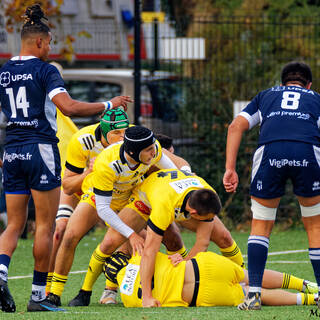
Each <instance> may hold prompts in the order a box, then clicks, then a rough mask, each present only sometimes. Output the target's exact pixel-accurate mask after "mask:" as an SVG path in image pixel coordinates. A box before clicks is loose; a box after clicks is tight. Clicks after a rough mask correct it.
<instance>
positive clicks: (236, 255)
mask: <svg viewBox="0 0 320 320" xmlns="http://www.w3.org/2000/svg"><path fill="white" fill-rule="evenodd" d="M179 224H180V225H181V226H183V227H184V228H187V229H189V230H191V231H194V232H196V230H197V227H198V224H199V221H197V220H195V219H190V220H185V221H180V222H179ZM210 240H211V241H212V242H214V243H215V244H216V245H217V246H218V247H219V249H220V251H221V254H222V255H223V256H225V257H226V258H228V259H230V260H232V261H233V262H235V263H236V264H238V265H239V266H241V267H243V266H244V262H243V257H242V254H241V250H240V248H239V247H238V245H237V243H236V242H235V241H234V240H233V238H232V236H231V233H230V231H229V230H228V229H227V228H226V227H225V225H224V224H223V223H222V221H221V220H220V219H219V218H218V217H215V218H214V221H213V228H212V232H211V235H210Z"/></svg>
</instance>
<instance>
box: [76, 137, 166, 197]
mask: <svg viewBox="0 0 320 320" xmlns="http://www.w3.org/2000/svg"><path fill="white" fill-rule="evenodd" d="M155 146H156V154H155V157H154V158H153V159H152V161H151V163H150V164H148V165H146V164H143V163H140V164H139V165H138V166H137V167H136V168H134V169H131V168H130V167H129V166H128V164H127V162H126V160H125V157H124V150H123V142H119V143H115V144H113V145H111V146H109V147H107V148H106V149H104V150H103V151H102V152H101V153H100V154H99V156H98V157H97V158H96V160H95V163H94V166H93V171H92V172H91V173H90V174H88V175H87V176H86V178H85V179H84V181H83V183H82V191H83V192H84V193H86V192H87V191H88V190H93V191H94V192H95V193H99V194H100V195H106V196H111V195H112V198H113V199H118V200H123V199H128V198H129V196H130V194H131V192H132V189H133V188H134V187H135V186H137V185H138V184H140V183H141V182H142V181H143V179H144V175H145V173H146V172H147V171H148V169H149V168H150V167H151V166H152V165H154V164H156V163H157V162H158V161H159V160H160V159H161V157H162V150H161V146H160V143H159V142H158V141H156V143H155Z"/></svg>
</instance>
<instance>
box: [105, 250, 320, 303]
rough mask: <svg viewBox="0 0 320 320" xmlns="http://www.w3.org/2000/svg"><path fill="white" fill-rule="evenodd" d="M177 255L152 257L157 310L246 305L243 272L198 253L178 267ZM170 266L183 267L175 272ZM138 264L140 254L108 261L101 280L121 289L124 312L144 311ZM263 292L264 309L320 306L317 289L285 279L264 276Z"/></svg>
mask: <svg viewBox="0 0 320 320" xmlns="http://www.w3.org/2000/svg"><path fill="white" fill-rule="evenodd" d="M177 255H178V254H175V255H174V256H168V255H165V254H163V253H160V252H158V253H157V255H156V262H155V270H154V276H153V281H152V295H153V297H154V298H155V299H156V300H157V301H158V304H157V306H159V307H160V306H161V307H179V306H182V307H188V306H197V307H201V306H202V307H208V306H236V305H238V304H239V303H241V302H242V301H243V300H244V298H245V293H246V291H247V290H248V272H247V270H244V269H243V268H241V267H240V266H239V265H237V264H235V263H234V262H232V261H231V260H229V259H227V258H225V257H223V256H221V255H218V254H216V253H213V252H210V251H208V252H200V253H198V254H197V255H196V256H195V257H194V258H193V259H191V260H188V261H182V257H180V259H179V258H178V259H177ZM172 260H180V261H181V262H179V263H178V264H177V265H176V266H174V265H173V263H172ZM140 262H141V256H139V255H138V254H137V255H135V256H134V257H132V258H131V259H130V260H129V258H128V257H127V256H126V255H124V254H122V253H121V252H117V253H115V254H113V255H112V256H111V257H110V258H108V259H107V260H106V263H105V267H104V271H105V276H106V277H107V279H109V280H110V281H114V282H117V283H118V284H119V288H120V296H121V300H122V302H123V304H124V306H125V307H142V289H141V283H140ZM262 286H263V289H262V292H261V299H262V304H264V305H270V306H284V305H314V304H316V301H317V300H318V294H317V290H318V288H317V284H316V283H312V282H310V281H307V280H303V279H300V278H297V277H295V276H293V275H289V274H286V273H281V272H278V271H273V270H265V272H264V275H263V282H262ZM277 288H285V289H294V290H297V291H301V292H299V293H293V292H288V291H286V290H283V289H277ZM270 289H275V290H270Z"/></svg>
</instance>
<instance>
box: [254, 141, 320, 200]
mask: <svg viewBox="0 0 320 320" xmlns="http://www.w3.org/2000/svg"><path fill="white" fill-rule="evenodd" d="M287 180H291V181H292V185H293V191H294V194H296V195H298V196H301V197H314V196H318V195H320V147H317V146H314V145H312V144H308V143H303V142H296V141H277V142H272V143H269V144H266V145H263V146H261V147H259V148H258V149H257V150H256V152H255V154H254V156H253V165H252V176H251V187H250V194H251V195H252V196H254V197H257V198H262V199H272V198H279V197H282V196H283V195H284V193H285V185H286V182H287Z"/></svg>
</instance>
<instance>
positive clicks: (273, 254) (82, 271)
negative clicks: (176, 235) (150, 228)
mask: <svg viewBox="0 0 320 320" xmlns="http://www.w3.org/2000/svg"><path fill="white" fill-rule="evenodd" d="M300 252H308V250H307V249H301V250H288V251H275V252H269V253H268V256H278V255H281V254H290V253H300ZM243 257H245V258H246V257H247V255H246V254H243ZM267 263H310V261H309V260H308V261H286V260H276V261H267ZM85 272H87V270H79V271H71V272H70V273H72V274H77V273H85ZM25 278H32V275H31V274H29V275H26V276H14V277H9V279H10V280H11V279H13V280H14V279H25Z"/></svg>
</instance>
